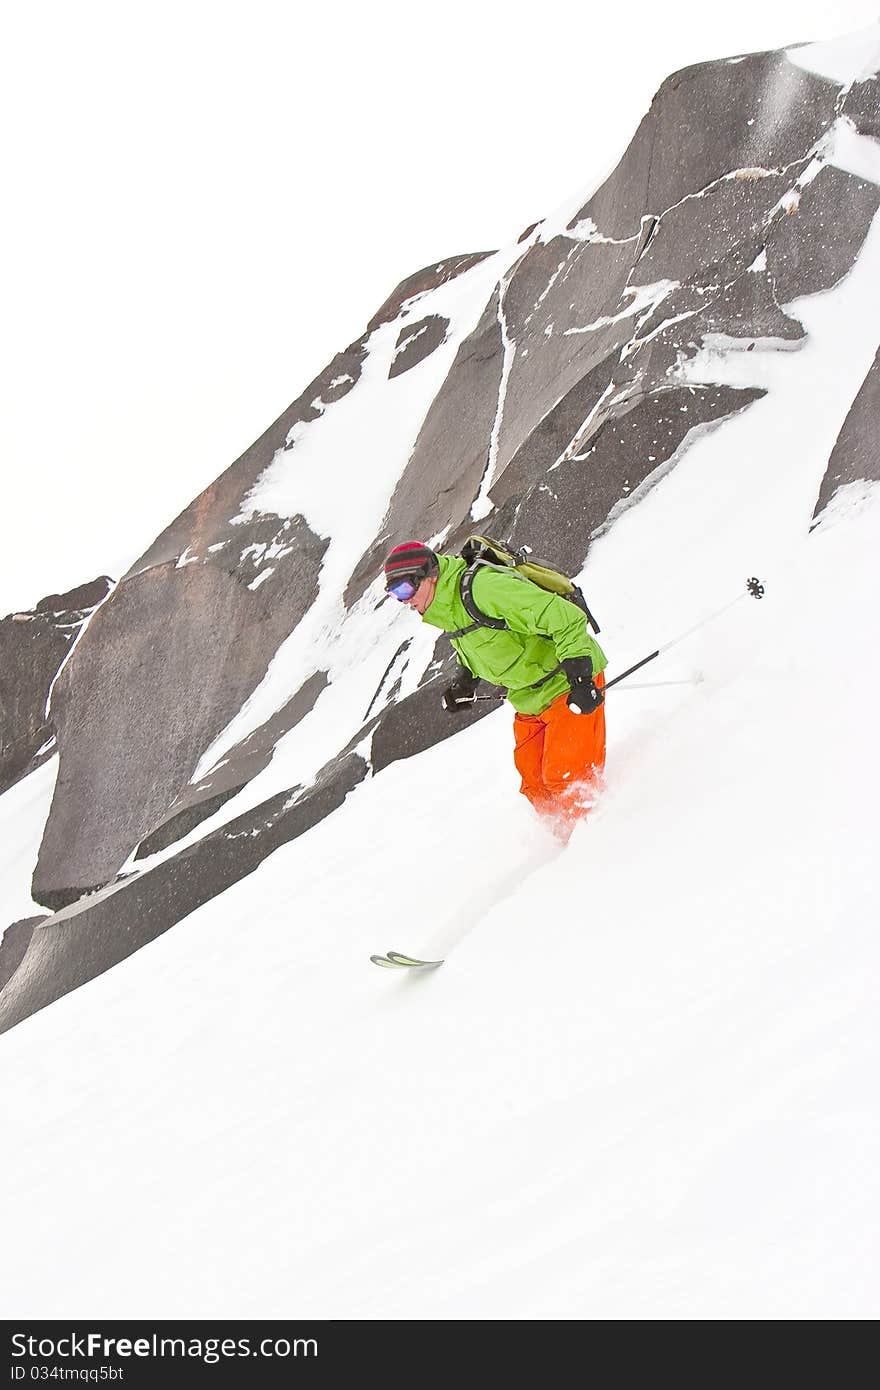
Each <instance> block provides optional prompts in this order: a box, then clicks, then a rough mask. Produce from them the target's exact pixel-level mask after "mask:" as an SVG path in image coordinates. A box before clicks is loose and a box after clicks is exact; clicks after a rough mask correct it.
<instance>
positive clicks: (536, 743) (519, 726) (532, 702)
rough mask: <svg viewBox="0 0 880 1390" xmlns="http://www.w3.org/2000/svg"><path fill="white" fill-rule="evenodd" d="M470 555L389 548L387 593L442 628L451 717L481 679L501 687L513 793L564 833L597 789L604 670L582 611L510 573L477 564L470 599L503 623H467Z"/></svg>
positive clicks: (413, 544)
mask: <svg viewBox="0 0 880 1390" xmlns="http://www.w3.org/2000/svg"><path fill="white" fill-rule="evenodd" d="M466 569H467V561H466V560H464V559H462V558H461V557H459V556H457V555H438V554H436V553H435V552H434V551H433V550H431V549H430V548H429V547H428V546H426V545H423V544H422V543H421V542H420V541H407V542H405V543H404V544H403V545H398V546H396V547H395V548H394V549H393V550H392V551H391V553H390V554H389V556H388V558H387V559H386V561H385V587H386V591H387V592H388V593H389V594H392V595H393V596H394V598H396V599H398V600H399V602H401V603H404V604H406V606H407V607H408V608H411V609H412V610H413V611H414V612H416V613H418V614H420V616H421V618H422V621H423V622H425V623H430V624H431V625H432V627H438V628H440V629H441V630H442V631H443V632H448V633H449V634H450V635H451V637H452V644H453V646H454V648H455V651H456V655H457V656H458V661H459V665H460V666H461V668H462V669H461V672H460V673H459V674H458V675H457V676H456V678H455V680H453V682H452V683H451V685H449V686H447V688H446V689H445V690H444V691H443V693H442V696H441V703H442V705H443V708H444V709H445V710H448V711H449V712H450V713H456V712H460V711H462V710H466V709H468V708H470V707H471V706H472V705H473V702H474V699H475V697H476V691H477V686H478V685H479V683H480V681H481V680H486V681H490V682H491V683H492V684H493V685H499V686H503V687H505V688H506V690H507V698H508V699H509V700H510V703H511V704H512V705H513V707H514V709H515V711H516V714H515V716H514V721H513V731H514V742H515V747H514V753H513V759H514V762H515V764H516V768H517V771H518V772H519V774H520V777H521V779H522V785H521V787H520V791H521V792H522V793H523V794H524V795H525V796H527V797H528V799H529V801H530V802H531V803H532V805H533V806H534V807H535V809H536V810H537V811H538V812H539V813H540V814H541V815H543V816H546V817H548V818H549V819H550V820H551V823H552V826H553V828H554V830H555V831H556V833H557V834H559V836H560V838H562V839H567V838H568V835H569V834H570V833H571V830H572V829H573V827H574V823H575V822H576V821H577V820H578V819H579V817H581V816H583V815H585V814H586V813H587V812H588V811H589V809H590V807H591V805H592V804H593V802H594V801H595V799H596V795H597V793H598V790H599V788H600V785H601V774H602V769H603V767H604V764H605V710H604V708H603V701H604V697H603V694H602V687H603V685H604V684H605V677H604V676H603V675H602V671H603V670H604V668H605V665H606V657H605V654H604V652H603V651H602V648H601V647H600V646H599V644H598V642H596V640H595V639H594V638H593V637H592V636H591V635H590V634H589V633H588V631H587V618H586V614H585V613H584V612H583V611H582V610H581V609H580V608H578V607H577V606H576V605H575V604H573V603H570V602H568V600H567V599H564V598H562V597H561V596H560V595H559V594H553V593H549V592H548V591H547V590H545V589H541V588H539V587H538V586H537V585H536V584H532V583H530V582H529V580H527V579H524V578H523V577H522V576H521V575H519V574H517V573H516V571H515V570H513V569H506V568H504V567H497V566H495V565H488V564H487V565H480V566H479V567H478V569H477V571H476V574H475V576H474V581H473V587H472V597H473V601H474V603H475V604H476V605H477V607H478V608H479V609H480V611H481V612H482V613H484V614H485V615H486V616H487V617H489V618H495V619H502V620H503V621H504V623H505V626H504V627H503V628H496V627H481V626H477V625H475V624H474V621H473V618H472V617H471V616H470V615H469V614H468V612H467V609H466V608H465V607H464V604H463V602H462V599H461V592H460V586H461V579H462V576H463V574H464V573H465V571H466Z"/></svg>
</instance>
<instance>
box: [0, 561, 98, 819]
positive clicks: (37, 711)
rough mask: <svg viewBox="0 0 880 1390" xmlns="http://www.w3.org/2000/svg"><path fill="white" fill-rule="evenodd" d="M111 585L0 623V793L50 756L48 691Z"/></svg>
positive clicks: (81, 589) (56, 597)
mask: <svg viewBox="0 0 880 1390" xmlns="http://www.w3.org/2000/svg"><path fill="white" fill-rule="evenodd" d="M112 582H113V581H112V580H110V579H108V578H106V577H103V578H101V579H95V580H93V581H92V582H91V583H90V584H80V585H79V586H78V587H77V588H76V589H72V590H71V591H70V593H67V594H52V595H50V597H48V598H44V599H41V600H40V602H39V603H38V604H37V606H36V608H35V609H33V610H32V611H31V612H27V613H12V614H10V615H9V617H7V618H3V619H2V621H0V792H4V791H6V789H7V788H8V787H11V786H12V785H13V783H15V782H17V781H18V780H19V778H21V777H25V776H27V774H28V773H29V772H33V770H34V769H35V768H36V767H39V765H40V763H42V762H44V761H45V760H46V758H48V757H50V756H51V754H52V753H53V752H54V751H55V747H54V738H55V729H54V725H53V724H52V722H51V720H50V719H49V718H48V717H47V715H46V703H47V700H48V697H49V690H50V688H51V685H52V682H53V680H54V679H55V676H56V675H57V674H58V670H59V668H60V666H61V663H62V662H63V661H64V658H65V657H66V656H67V654H68V652H69V651H70V648H71V647H72V645H73V643H74V641H75V640H76V638H77V636H78V635H79V633H80V631H81V630H82V626H83V623H84V622H85V621H86V620H87V618H88V617H89V616H90V615H91V614H92V613H93V612H94V610H95V608H97V607H98V605H99V604H101V603H102V602H103V601H104V599H105V598H106V597H107V595H108V593H109V592H110V589H111V588H112Z"/></svg>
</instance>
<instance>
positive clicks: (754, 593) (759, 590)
mask: <svg viewBox="0 0 880 1390" xmlns="http://www.w3.org/2000/svg"><path fill="white" fill-rule="evenodd" d="M748 595H750V596H751V597H752V598H763V597H764V585H763V584H762V583H761V581H760V579H755V578H754V577H752V578H751V579H748V580H747V581H746V592H745V593H744V594H738V595H737V597H736V598H735V599H731V601H730V603H725V605H724V607H723V608H718V609H716V611H715V612H714V613H710V614H709V616H708V617H706V618H702V619H701V620H700V621H699V622H698V623H695V624H694V626H693V627H689V628H688V630H687V632H681V633H679V635H678V637H673V638H672V640H671V641H670V642H665V643H664V644H663V646H662V647H658V648H657V650H656V651H655V652H651V653H650V654H649V655H648V656H643V657H642V659H641V661H637V662H636V663H635V665H634V666H630V667H629V668H628V669H627V670H626V671H622V672H621V674H620V675H619V676H615V677H614V680H613V681H606V682H605V685H604V687H603V689H602V694H603V695H605V694H606V693H607V691H609V690H610V689H611V687H612V685H618V684H619V683H620V681H625V680H626V678H627V676H631V675H632V673H633V671H640V670H641V669H642V667H643V666H647V664H648V662H649V661H654V660H655V658H656V657H658V656H662V654H663V653H664V652H668V651H669V649H670V647H677V646H678V644H679V642H683V641H684V639H685V638H686V637H690V636H691V634H692V633H694V632H698V631H699V629H700V628H701V627H705V626H706V624H707V623H712V622H714V621H715V619H716V618H720V617H721V615H722V613H726V612H727V611H728V609H729V608H732V607H733V605H734V604H735V603H739V601H740V599H743V598H746V596H748Z"/></svg>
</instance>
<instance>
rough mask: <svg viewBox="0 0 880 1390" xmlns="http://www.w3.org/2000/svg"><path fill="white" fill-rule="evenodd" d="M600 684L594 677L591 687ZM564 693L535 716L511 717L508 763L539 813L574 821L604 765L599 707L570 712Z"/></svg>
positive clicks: (593, 792)
mask: <svg viewBox="0 0 880 1390" xmlns="http://www.w3.org/2000/svg"><path fill="white" fill-rule="evenodd" d="M604 684H605V677H604V676H603V675H601V674H600V675H598V676H597V677H596V685H597V686H599V687H600V688H601V687H602V686H603V685H604ZM567 700H568V691H566V692H565V693H564V694H563V695H560V696H558V698H557V699H555V700H554V701H553V703H552V705H549V706H548V707H547V709H545V710H543V711H542V712H541V713H540V714H517V715H516V716H515V717H514V721H513V736H514V739H515V744H516V746H515V748H514V750H513V760H514V762H515V763H516V768H517V771H518V772H519V775H520V777H521V778H522V785H521V786H520V791H521V792H522V793H523V795H524V796H527V797H528V798H529V801H530V802H531V803H532V805H533V806H534V807H535V809H536V810H537V811H540V812H541V813H542V814H549V815H553V816H562V817H563V818H565V819H566V820H576V819H578V817H580V816H582V815H585V814H586V812H587V811H588V810H589V808H590V805H591V804H592V801H593V800H594V799H595V795H596V792H597V790H598V786H599V781H600V778H601V773H602V769H603V767H604V766H605V706H604V704H602V705H600V706H599V708H598V709H597V710H594V711H593V713H592V714H572V712H571V710H570V709H569V708H568V704H567Z"/></svg>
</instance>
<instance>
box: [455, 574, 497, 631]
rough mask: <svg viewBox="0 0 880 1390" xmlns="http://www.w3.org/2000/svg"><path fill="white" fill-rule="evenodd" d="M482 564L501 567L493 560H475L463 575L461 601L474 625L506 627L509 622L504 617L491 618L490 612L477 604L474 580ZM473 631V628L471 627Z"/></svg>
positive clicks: (460, 590) (460, 591)
mask: <svg viewBox="0 0 880 1390" xmlns="http://www.w3.org/2000/svg"><path fill="white" fill-rule="evenodd" d="M481 565H489V567H490V568H491V569H500V568H501V566H500V565H492V564H491V561H489V560H475V561H474V563H473V564H472V565H469V566H468V568H467V569H466V570H465V572H464V574H463V575H462V576H461V586H460V588H459V595H460V597H461V601H462V603H463V605H464V607H465V610H466V612H467V615H468V617H469V618H473V621H474V627H494V628H498V629H504V628H506V627H507V623H506V622H505V621H504V619H503V618H490V617H489V614H488V613H484V612H483V610H482V608H479V607H478V606H477V601H476V599H475V598H474V594H473V588H474V580H475V579H476V577H477V571H478V570H479V568H480V566H481ZM471 631H473V628H471Z"/></svg>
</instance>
